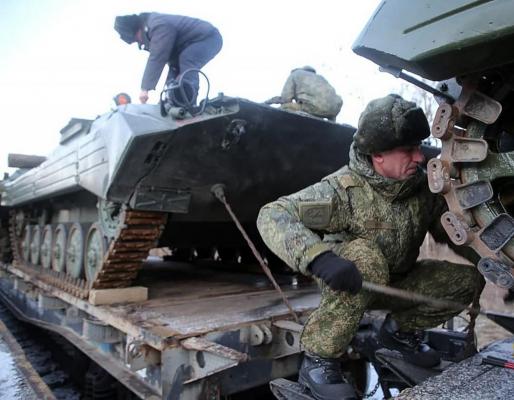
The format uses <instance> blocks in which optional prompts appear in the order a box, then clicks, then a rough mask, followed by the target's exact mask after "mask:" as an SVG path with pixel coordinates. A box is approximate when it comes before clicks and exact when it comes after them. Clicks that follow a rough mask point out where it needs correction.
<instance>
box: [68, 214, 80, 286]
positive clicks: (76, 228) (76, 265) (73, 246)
mask: <svg viewBox="0 0 514 400" xmlns="http://www.w3.org/2000/svg"><path fill="white" fill-rule="evenodd" d="M83 262H84V233H83V230H82V226H81V225H80V224H79V223H78V222H75V223H74V224H73V225H72V226H71V228H70V231H69V233H68V241H67V243H66V273H67V274H68V275H70V276H72V277H74V278H82V277H83V276H84V268H83V265H84V263H83Z"/></svg>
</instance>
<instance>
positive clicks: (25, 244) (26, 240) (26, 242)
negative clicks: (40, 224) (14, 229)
mask: <svg viewBox="0 0 514 400" xmlns="http://www.w3.org/2000/svg"><path fill="white" fill-rule="evenodd" d="M31 230H32V227H31V226H30V225H25V228H23V233H22V236H21V257H22V258H23V261H26V262H28V261H29V260H30V232H31Z"/></svg>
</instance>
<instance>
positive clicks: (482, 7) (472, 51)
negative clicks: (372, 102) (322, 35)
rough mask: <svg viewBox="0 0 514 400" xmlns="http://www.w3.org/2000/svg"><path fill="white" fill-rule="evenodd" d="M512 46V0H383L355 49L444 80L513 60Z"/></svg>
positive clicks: (385, 62) (375, 59) (387, 63)
mask: <svg viewBox="0 0 514 400" xmlns="http://www.w3.org/2000/svg"><path fill="white" fill-rule="evenodd" d="M513 47H514V1H512V0H474V1H472V0H451V1H448V0H408V1H407V0H384V1H382V2H381V3H380V5H379V6H378V8H377V10H376V11H375V13H374V15H373V16H372V17H371V19H370V20H369V22H368V23H367V25H366V27H365V28H364V30H363V31H362V32H361V34H360V36H359V37H358V38H357V40H356V41H355V43H354V45H353V51H354V52H355V53H357V54H359V55H361V56H363V57H366V58H369V59H370V60H372V61H373V62H375V63H377V64H379V65H382V66H394V67H398V68H401V69H405V70H407V71H410V72H413V73H415V74H418V75H420V76H423V77H425V78H428V79H431V80H443V79H447V78H450V77H454V76H459V75H463V74H468V73H471V72H475V71H481V70H484V69H490V68H493V67H496V66H499V65H503V64H509V63H512V62H514V51H512V50H513Z"/></svg>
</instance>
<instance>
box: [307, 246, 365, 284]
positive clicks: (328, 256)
mask: <svg viewBox="0 0 514 400" xmlns="http://www.w3.org/2000/svg"><path fill="white" fill-rule="evenodd" d="M308 268H309V269H310V271H311V272H312V274H313V275H314V276H317V277H318V278H320V279H322V280H323V281H324V282H325V283H326V284H327V285H328V286H330V287H331V288H332V289H334V290H337V291H343V292H350V293H351V294H356V293H357V292H358V291H359V290H361V288H362V276H361V273H360V272H359V270H358V269H357V267H356V266H355V264H354V263H353V262H351V261H350V260H346V259H344V258H342V257H339V256H338V255H336V254H335V253H333V252H331V251H327V252H326V253H322V254H320V255H319V256H317V257H316V258H315V259H314V260H312V261H311V263H310V264H309V266H308Z"/></svg>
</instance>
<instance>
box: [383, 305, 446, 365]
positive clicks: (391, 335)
mask: <svg viewBox="0 0 514 400" xmlns="http://www.w3.org/2000/svg"><path fill="white" fill-rule="evenodd" d="M380 339H381V340H382V344H383V345H384V347H386V348H387V349H390V350H397V351H399V352H400V353H402V355H403V358H404V360H405V361H407V362H409V363H411V364H414V365H417V366H419V367H424V368H430V367H434V366H436V365H438V364H439V363H440V362H441V355H440V354H439V353H438V352H437V351H436V350H434V349H433V348H431V347H430V346H429V345H428V344H427V343H425V342H424V341H423V332H422V331H412V332H403V331H400V329H399V326H398V323H397V322H396V321H395V320H394V319H393V318H391V315H388V316H387V317H386V319H385V320H384V323H383V324H382V327H381V328H380Z"/></svg>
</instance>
